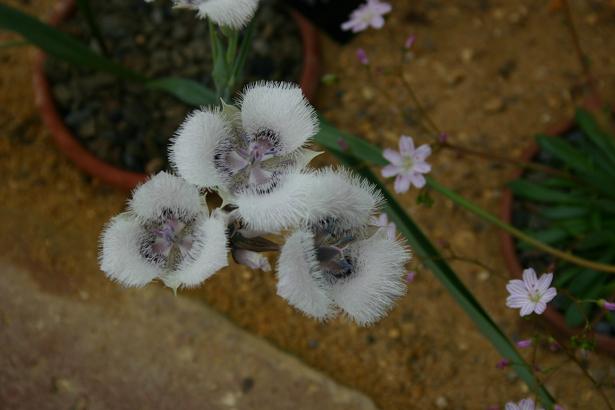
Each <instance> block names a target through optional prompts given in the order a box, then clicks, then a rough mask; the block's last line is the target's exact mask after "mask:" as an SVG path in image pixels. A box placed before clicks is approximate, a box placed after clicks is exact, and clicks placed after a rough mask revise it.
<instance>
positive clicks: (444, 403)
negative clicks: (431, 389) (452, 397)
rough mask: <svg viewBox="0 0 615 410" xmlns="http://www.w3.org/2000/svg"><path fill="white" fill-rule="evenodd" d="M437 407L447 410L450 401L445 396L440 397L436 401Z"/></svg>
mask: <svg viewBox="0 0 615 410" xmlns="http://www.w3.org/2000/svg"><path fill="white" fill-rule="evenodd" d="M436 407H437V408H439V409H445V408H447V407H448V400H447V399H446V397H444V396H440V397H438V398H437V399H436Z"/></svg>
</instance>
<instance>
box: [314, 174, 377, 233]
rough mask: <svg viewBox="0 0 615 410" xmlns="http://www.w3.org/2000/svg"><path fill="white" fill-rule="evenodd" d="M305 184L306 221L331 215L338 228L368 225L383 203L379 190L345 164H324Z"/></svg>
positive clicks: (317, 219) (315, 220)
mask: <svg viewBox="0 0 615 410" xmlns="http://www.w3.org/2000/svg"><path fill="white" fill-rule="evenodd" d="M310 182H311V183H310V184H309V185H308V186H306V190H307V191H309V194H308V195H307V196H306V198H305V199H306V203H305V207H306V209H307V210H308V214H307V215H306V219H307V222H311V223H314V222H317V221H319V220H320V219H322V218H327V217H333V218H335V219H336V221H337V226H338V227H340V228H341V229H349V228H353V227H359V226H364V225H368V224H369V223H370V220H371V218H372V217H373V216H374V214H375V213H376V211H377V209H378V207H379V206H380V204H381V203H382V201H383V199H382V194H381V193H380V192H379V191H378V190H377V189H376V188H375V187H374V186H373V185H372V184H370V183H369V182H368V181H366V180H365V179H363V178H360V177H358V176H356V175H353V174H352V173H350V172H349V171H347V170H345V169H344V168H340V169H333V168H323V169H320V170H318V171H316V172H315V173H314V177H313V178H311V180H310Z"/></svg>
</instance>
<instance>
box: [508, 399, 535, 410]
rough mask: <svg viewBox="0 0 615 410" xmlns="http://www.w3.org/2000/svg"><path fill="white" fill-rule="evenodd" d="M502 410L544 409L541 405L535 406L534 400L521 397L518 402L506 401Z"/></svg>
mask: <svg viewBox="0 0 615 410" xmlns="http://www.w3.org/2000/svg"><path fill="white" fill-rule="evenodd" d="M504 410H544V409H543V408H542V407H538V406H536V403H534V400H532V399H523V400H521V401H520V402H519V403H518V404H517V403H515V402H512V401H509V402H508V403H506V407H504Z"/></svg>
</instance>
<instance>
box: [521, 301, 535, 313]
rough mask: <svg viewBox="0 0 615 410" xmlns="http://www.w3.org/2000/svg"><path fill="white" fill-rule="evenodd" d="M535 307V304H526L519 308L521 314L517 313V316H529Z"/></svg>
mask: <svg viewBox="0 0 615 410" xmlns="http://www.w3.org/2000/svg"><path fill="white" fill-rule="evenodd" d="M535 307H536V304H535V303H532V302H528V303H526V304H525V305H523V306H521V312H519V314H520V315H521V316H527V315H531V314H532V312H533V311H534V308H535Z"/></svg>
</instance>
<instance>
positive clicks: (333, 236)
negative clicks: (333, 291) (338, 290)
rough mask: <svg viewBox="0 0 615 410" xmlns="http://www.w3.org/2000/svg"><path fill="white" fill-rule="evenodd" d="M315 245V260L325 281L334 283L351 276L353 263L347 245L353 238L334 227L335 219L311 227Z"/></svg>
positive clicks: (347, 232) (346, 232)
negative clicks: (324, 276)
mask: <svg viewBox="0 0 615 410" xmlns="http://www.w3.org/2000/svg"><path fill="white" fill-rule="evenodd" d="M312 231H313V232H314V242H315V245H316V259H317V260H318V262H319V264H320V269H321V271H322V272H324V273H325V275H326V279H327V280H328V281H330V282H334V281H336V280H339V279H344V278H346V277H348V276H350V275H352V273H353V271H354V269H353V262H352V259H351V257H350V254H349V249H348V245H349V244H350V243H351V242H352V241H354V239H355V236H354V235H353V234H352V233H351V232H349V231H344V230H340V229H338V228H337V227H336V221H335V218H324V219H322V220H320V221H319V222H318V223H316V224H314V225H313V226H312Z"/></svg>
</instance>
